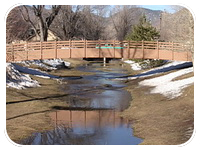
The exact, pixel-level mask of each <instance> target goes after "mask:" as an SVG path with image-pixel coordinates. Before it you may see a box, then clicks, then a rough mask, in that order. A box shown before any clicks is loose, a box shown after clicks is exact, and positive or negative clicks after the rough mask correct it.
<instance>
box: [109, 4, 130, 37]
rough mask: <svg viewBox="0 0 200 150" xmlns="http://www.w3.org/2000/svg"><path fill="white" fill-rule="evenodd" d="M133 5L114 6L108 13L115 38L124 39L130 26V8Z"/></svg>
mask: <svg viewBox="0 0 200 150" xmlns="http://www.w3.org/2000/svg"><path fill="white" fill-rule="evenodd" d="M132 7H133V6H128V5H122V6H119V5H117V6H115V8H114V9H113V11H112V12H111V13H110V16H111V19H112V23H113V26H114V29H115V31H116V38H117V40H124V38H125V36H126V35H127V33H128V32H129V31H130V29H131V26H132V17H131V11H130V10H131V8H132Z"/></svg>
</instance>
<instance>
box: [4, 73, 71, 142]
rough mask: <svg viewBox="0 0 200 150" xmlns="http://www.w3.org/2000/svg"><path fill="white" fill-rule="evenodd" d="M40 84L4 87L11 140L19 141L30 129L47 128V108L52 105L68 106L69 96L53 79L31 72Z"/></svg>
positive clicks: (49, 127)
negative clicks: (34, 86)
mask: <svg viewBox="0 0 200 150" xmlns="http://www.w3.org/2000/svg"><path fill="white" fill-rule="evenodd" d="M31 77H32V78H33V79H35V80H37V81H39V82H40V83H41V87H37V88H27V89H25V90H17V89H13V88H7V89H6V102H7V103H8V102H10V103H11V102H17V103H13V104H7V105H6V129H7V133H8V135H9V137H10V139H11V140H13V141H14V142H16V143H19V142H20V141H21V140H22V139H24V138H26V137H28V136H30V135H31V133H34V132H39V131H45V130H47V129H51V128H52V126H51V124H50V119H49V117H48V115H47V114H48V112H49V111H50V110H52V107H53V106H68V104H67V102H66V101H67V99H68V98H69V96H68V95H67V94H66V92H64V91H62V90H61V89H60V87H61V86H60V85H59V84H58V83H57V81H56V80H52V79H43V78H39V77H35V76H31Z"/></svg>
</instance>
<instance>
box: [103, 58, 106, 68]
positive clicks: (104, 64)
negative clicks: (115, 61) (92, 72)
mask: <svg viewBox="0 0 200 150" xmlns="http://www.w3.org/2000/svg"><path fill="white" fill-rule="evenodd" d="M103 66H104V67H105V66H106V57H104V58H103Z"/></svg>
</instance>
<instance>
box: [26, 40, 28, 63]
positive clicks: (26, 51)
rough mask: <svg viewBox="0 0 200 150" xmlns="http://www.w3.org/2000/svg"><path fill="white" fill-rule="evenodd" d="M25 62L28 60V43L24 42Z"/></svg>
mask: <svg viewBox="0 0 200 150" xmlns="http://www.w3.org/2000/svg"><path fill="white" fill-rule="evenodd" d="M26 60H28V42H26Z"/></svg>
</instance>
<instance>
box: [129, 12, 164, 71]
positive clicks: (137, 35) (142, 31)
mask: <svg viewBox="0 0 200 150" xmlns="http://www.w3.org/2000/svg"><path fill="white" fill-rule="evenodd" d="M159 36H160V34H159V32H158V31H157V30H156V28H155V27H153V26H152V25H151V23H150V21H148V20H147V18H146V16H145V15H143V16H142V17H141V18H140V20H139V24H138V25H135V26H133V30H132V32H131V33H130V34H129V35H128V36H127V37H126V40H133V41H142V40H144V41H153V40H155V39H158V38H159ZM134 61H136V62H137V63H138V64H139V65H140V66H141V67H142V68H152V67H156V66H160V65H162V64H163V63H164V61H163V60H154V59H149V60H148V61H147V60H144V59H139V60H138V59H136V60H134Z"/></svg>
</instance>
